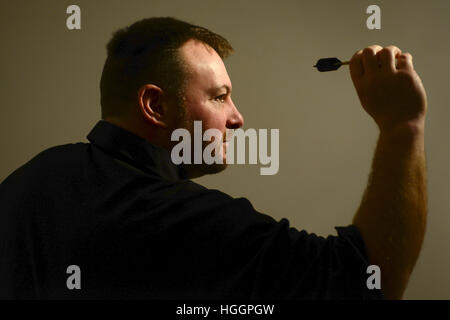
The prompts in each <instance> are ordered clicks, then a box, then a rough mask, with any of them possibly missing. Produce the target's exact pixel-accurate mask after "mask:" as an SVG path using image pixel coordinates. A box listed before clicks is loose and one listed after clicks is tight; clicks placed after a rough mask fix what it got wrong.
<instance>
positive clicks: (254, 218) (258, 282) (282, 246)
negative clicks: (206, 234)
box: [227, 198, 383, 299]
mask: <svg viewBox="0 0 450 320" xmlns="http://www.w3.org/2000/svg"><path fill="white" fill-rule="evenodd" d="M233 202H234V204H233V205H232V206H233V207H235V208H234V209H233V210H230V211H229V212H228V214H229V218H230V219H236V221H239V224H238V225H236V227H235V228H233V230H234V231H233V232H232V233H233V234H232V235H230V237H229V239H230V241H234V242H235V243H236V245H235V246H234V250H236V251H235V253H234V257H235V261H239V259H243V260H244V261H245V263H243V265H245V266H246V268H247V270H248V273H247V275H248V277H251V278H252V281H253V284H252V286H251V288H252V289H251V298H255V299H264V298H268V299H382V298H383V294H382V291H381V290H378V289H372V290H370V289H368V288H367V285H366V282H367V278H368V277H369V276H370V274H367V273H366V271H367V267H368V265H369V264H368V258H367V253H366V249H365V245H364V241H363V239H362V236H361V234H360V232H359V230H358V229H357V227H356V226H354V225H349V226H345V227H336V230H337V233H338V235H337V236H331V235H330V236H328V237H326V238H324V237H321V236H317V235H316V234H314V233H308V232H306V231H305V230H301V231H299V230H298V229H296V228H293V227H290V225H289V221H288V220H287V219H284V218H283V219H281V220H280V221H276V220H274V219H273V218H272V217H270V216H268V215H265V214H263V213H260V212H258V211H256V210H255V209H254V208H253V206H252V205H251V203H250V202H249V201H248V200H247V199H245V198H238V199H234V201H233ZM227 211H228V210H227ZM231 239H233V240H231ZM238 251H239V252H242V251H243V252H244V253H242V254H241V255H240V254H239V253H237V252H238ZM250 266H251V267H250ZM250 270H251V271H250Z"/></svg>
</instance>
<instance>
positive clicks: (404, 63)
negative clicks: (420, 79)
mask: <svg viewBox="0 0 450 320" xmlns="http://www.w3.org/2000/svg"><path fill="white" fill-rule="evenodd" d="M397 69H398V70H401V69H403V70H412V69H414V66H413V62H412V55H411V54H410V53H408V52H405V53H402V54H400V55H398V56H397Z"/></svg>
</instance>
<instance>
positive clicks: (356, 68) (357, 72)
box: [349, 50, 364, 79]
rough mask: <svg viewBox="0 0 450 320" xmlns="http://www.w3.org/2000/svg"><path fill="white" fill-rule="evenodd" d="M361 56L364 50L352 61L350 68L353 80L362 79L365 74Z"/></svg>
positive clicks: (356, 54) (358, 52) (357, 53)
mask: <svg viewBox="0 0 450 320" xmlns="http://www.w3.org/2000/svg"><path fill="white" fill-rule="evenodd" d="M361 54H362V50H358V51H356V52H355V54H354V55H353V56H352V58H351V59H350V63H349V66H350V75H351V77H352V79H356V78H360V77H361V76H362V75H363V74H364V67H363V64H362V56H361Z"/></svg>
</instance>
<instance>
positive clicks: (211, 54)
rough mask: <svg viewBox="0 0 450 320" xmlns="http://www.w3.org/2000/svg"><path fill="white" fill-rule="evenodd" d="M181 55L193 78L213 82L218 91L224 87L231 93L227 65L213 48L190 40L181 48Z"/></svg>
mask: <svg viewBox="0 0 450 320" xmlns="http://www.w3.org/2000/svg"><path fill="white" fill-rule="evenodd" d="M180 54H181V56H182V59H183V62H184V63H186V67H187V70H188V72H189V74H190V75H191V76H192V77H193V78H203V79H204V80H208V81H211V82H212V86H213V87H215V88H217V89H220V88H221V87H224V88H225V89H226V90H230V91H231V83H230V80H229V77H228V73H227V71H226V68H225V65H224V64H223V61H222V58H220V56H219V55H218V53H217V52H216V51H215V50H214V49H213V48H211V47H210V46H208V45H207V44H206V43H203V42H200V41H198V40H197V41H196V40H189V41H188V42H186V43H185V44H184V45H183V46H182V47H181V48H180ZM227 88H228V89H227Z"/></svg>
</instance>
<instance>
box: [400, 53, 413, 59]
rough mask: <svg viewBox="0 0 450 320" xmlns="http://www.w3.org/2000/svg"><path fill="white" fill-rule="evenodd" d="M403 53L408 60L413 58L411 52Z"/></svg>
mask: <svg viewBox="0 0 450 320" xmlns="http://www.w3.org/2000/svg"><path fill="white" fill-rule="evenodd" d="M402 55H403V56H405V58H406V59H408V60H412V58H413V57H412V55H411V53H409V52H405V53H403V54H402Z"/></svg>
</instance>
